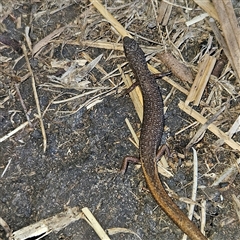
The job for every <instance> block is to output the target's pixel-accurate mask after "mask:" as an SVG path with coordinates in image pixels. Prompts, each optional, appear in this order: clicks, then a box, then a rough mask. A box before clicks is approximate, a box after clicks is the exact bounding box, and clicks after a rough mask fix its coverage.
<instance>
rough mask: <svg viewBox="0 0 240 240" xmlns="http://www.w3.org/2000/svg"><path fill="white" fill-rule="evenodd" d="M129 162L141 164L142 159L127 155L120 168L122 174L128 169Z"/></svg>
mask: <svg viewBox="0 0 240 240" xmlns="http://www.w3.org/2000/svg"><path fill="white" fill-rule="evenodd" d="M129 162H133V163H135V164H141V161H140V159H139V158H137V157H133V156H126V157H125V158H124V159H123V161H122V166H121V169H120V173H121V174H124V173H125V172H126V171H127V167H128V163H129Z"/></svg>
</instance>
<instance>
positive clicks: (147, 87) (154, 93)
mask: <svg viewBox="0 0 240 240" xmlns="http://www.w3.org/2000/svg"><path fill="white" fill-rule="evenodd" d="M123 47H124V52H125V55H126V58H127V60H128V62H129V64H130V67H131V69H132V71H133V73H134V75H135V77H136V80H137V81H138V83H139V85H140V88H141V91H142V95H143V102H144V104H143V110H144V113H143V122H142V130H141V136H140V143H139V151H140V161H141V164H142V169H143V173H144V176H145V179H146V182H147V185H148V187H149V189H150V191H151V193H152V195H153V197H154V198H155V200H156V201H157V203H158V204H159V205H160V207H161V208H162V209H163V211H164V212H165V213H166V214H167V215H168V216H169V217H170V218H171V219H172V221H173V222H174V223H175V224H176V225H177V226H178V227H179V228H180V229H181V230H182V231H183V232H184V233H186V234H187V235H188V237H189V238H191V239H192V240H207V238H206V237H205V236H204V235H203V234H202V233H201V232H200V230H199V229H198V228H197V227H196V226H195V224H194V223H193V222H191V221H190V220H189V219H188V217H187V216H186V215H185V214H184V213H183V212H182V211H181V210H180V209H179V208H178V206H177V205H176V204H175V203H174V202H173V201H172V199H171V198H170V197H169V196H168V194H167V193H166V191H165V189H164V187H163V185H162V183H161V181H160V179H159V176H158V171H157V166H156V155H157V150H158V148H159V146H160V143H161V138H162V134H163V125H164V123H163V117H164V112H163V100H162V95H161V92H160V90H159V88H158V85H157V83H156V81H155V78H154V77H153V75H152V74H151V73H150V71H149V70H148V67H147V63H146V60H145V56H144V52H143V51H142V49H141V48H140V47H139V45H138V43H137V42H136V41H135V40H133V39H132V38H129V37H124V38H123Z"/></svg>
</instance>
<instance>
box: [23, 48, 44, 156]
mask: <svg viewBox="0 0 240 240" xmlns="http://www.w3.org/2000/svg"><path fill="white" fill-rule="evenodd" d="M22 50H23V53H24V56H25V59H26V63H27V68H28V71H29V72H30V73H31V77H32V88H33V94H34V98H35V102H36V106H37V112H38V118H39V121H40V126H41V131H42V136H43V151H44V152H45V151H46V149H47V136H46V132H45V128H44V124H43V119H42V114H41V109H40V104H39V99H38V94H37V90H36V84H35V78H34V74H33V71H32V68H31V65H30V62H29V59H28V55H27V49H26V47H25V45H24V44H23V45H22Z"/></svg>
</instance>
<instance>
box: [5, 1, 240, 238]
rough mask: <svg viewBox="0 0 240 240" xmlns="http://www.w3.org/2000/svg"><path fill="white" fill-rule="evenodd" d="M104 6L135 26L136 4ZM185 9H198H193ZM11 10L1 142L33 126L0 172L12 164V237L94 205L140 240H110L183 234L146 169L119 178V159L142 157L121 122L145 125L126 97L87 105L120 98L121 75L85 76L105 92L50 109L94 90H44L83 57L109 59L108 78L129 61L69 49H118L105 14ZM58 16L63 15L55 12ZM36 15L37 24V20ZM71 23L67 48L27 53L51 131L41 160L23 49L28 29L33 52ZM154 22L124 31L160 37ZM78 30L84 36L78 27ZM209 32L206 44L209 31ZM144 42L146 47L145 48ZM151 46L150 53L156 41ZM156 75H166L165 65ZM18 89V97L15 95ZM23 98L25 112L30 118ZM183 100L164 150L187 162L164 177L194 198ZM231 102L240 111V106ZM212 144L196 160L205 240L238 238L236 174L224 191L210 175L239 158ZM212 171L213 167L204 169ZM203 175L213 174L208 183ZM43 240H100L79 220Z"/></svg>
mask: <svg viewBox="0 0 240 240" xmlns="http://www.w3.org/2000/svg"><path fill="white" fill-rule="evenodd" d="M105 2H106V3H105V4H106V7H109V11H111V12H113V14H114V15H115V16H118V20H119V21H120V22H121V23H122V24H123V25H124V24H125V23H126V21H129V19H127V18H126V17H127V16H126V17H124V13H125V12H126V11H127V10H126V9H125V8H121V7H120V6H122V5H123V4H124V2H125V4H128V5H126V6H127V7H129V9H130V6H132V5H131V1H119V2H121V3H117V2H118V1H116V3H114V1H113V2H111V1H105ZM150 2H151V1H139V3H138V4H137V3H136V4H137V6H138V7H136V13H137V14H139V15H140V16H141V14H143V13H144V14H146V15H148V16H149V14H150V13H149V12H152V5H151V3H150ZM179 2H182V1H179ZM189 2H190V5H191V6H192V7H193V6H195V5H194V4H193V3H192V1H189ZM7 3H9V2H8V1H6V2H3V3H2V6H3V7H6V9H4V10H5V11H6V12H7V11H8V10H9V13H8V15H7V16H5V17H4V19H3V20H2V25H1V28H2V29H1V35H4V36H5V37H6V39H7V40H8V41H10V39H11V40H12V39H14V41H15V42H14V43H13V42H10V43H9V42H8V44H6V46H5V45H4V46H5V47H1V48H0V56H1V57H5V58H9V59H10V60H9V61H6V60H4V61H2V60H1V70H0V72H1V73H0V134H1V135H0V137H3V136H5V135H6V134H8V133H9V132H11V131H13V130H14V129H16V128H17V127H18V126H20V125H21V124H23V123H25V122H26V121H27V118H26V115H28V116H29V119H30V120H32V126H30V125H28V124H27V125H26V127H24V128H23V129H21V130H20V131H18V132H17V133H15V134H14V135H12V136H11V137H9V138H8V139H6V140H5V141H2V142H1V143H0V173H1V174H2V173H3V172H4V170H5V168H6V166H7V164H8V163H9V161H10V164H9V166H8V168H7V169H6V172H5V173H4V175H2V176H1V178H0V217H1V218H2V219H4V220H5V222H6V223H7V224H8V225H9V226H10V228H11V230H12V231H16V230H18V229H21V228H23V227H26V226H28V225H30V224H33V223H35V222H37V221H40V220H42V219H45V218H48V217H52V216H54V215H56V214H58V213H60V212H63V211H65V209H66V207H76V206H77V207H79V209H82V208H83V207H88V208H89V209H90V210H91V212H92V213H93V215H94V216H95V217H96V219H97V220H98V221H99V223H100V224H101V226H102V227H103V229H104V230H107V229H113V228H125V229H128V230H129V231H132V232H134V233H135V234H137V235H138V236H137V235H135V234H133V233H130V232H128V233H124V232H121V231H120V232H119V233H116V234H113V235H112V236H110V238H111V239H112V240H114V239H118V240H120V239H125V240H128V239H129V240H130V239H131V240H133V239H159V240H161V239H169V240H171V239H172V240H173V239H180V238H181V236H182V232H181V230H180V229H178V228H177V227H176V226H175V225H174V224H173V223H172V222H171V220H170V219H169V218H168V217H167V216H166V215H165V213H164V212H163V211H162V210H161V209H160V208H159V207H158V205H157V204H156V202H155V200H154V199H153V197H152V195H151V194H150V192H149V191H148V189H147V186H146V183H145V180H144V176H143V173H142V171H141V168H140V166H138V165H132V164H130V165H129V167H128V170H127V172H126V174H125V175H121V174H119V168H120V167H121V163H122V159H123V158H124V157H125V156H126V155H133V156H138V149H137V148H136V147H135V146H134V145H133V144H132V143H131V142H130V141H129V137H131V133H130V131H129V129H128V127H127V125H126V123H125V119H126V118H128V119H129V120H130V122H131V123H132V125H133V127H134V129H135V130H137V132H138V133H139V131H140V121H139V119H138V116H137V114H136V113H135V110H134V106H133V104H132V101H131V99H130V97H129V96H128V95H125V94H123V92H121V91H118V88H115V90H114V91H112V92H111V94H105V95H103V97H101V98H100V101H99V102H98V103H97V104H93V106H92V107H91V106H89V105H84V104H85V103H86V101H88V100H89V99H91V98H94V97H95V96H96V95H97V94H99V93H101V92H104V91H105V89H114V87H115V86H119V90H121V88H123V85H122V83H121V81H122V79H121V76H120V75H118V76H115V77H112V78H111V81H112V82H113V83H112V82H111V81H109V80H105V81H101V79H102V78H103V77H104V75H103V74H102V72H101V71H99V70H96V69H94V70H93V71H92V72H91V73H90V74H89V76H88V78H87V80H88V81H89V82H90V84H89V86H91V87H93V88H94V87H104V90H101V89H100V90H99V91H98V92H97V93H94V94H92V95H87V96H84V97H82V98H77V99H76V100H74V101H69V102H63V103H59V104H53V101H55V100H56V99H57V100H65V99H67V98H69V97H74V96H77V95H78V94H82V93H85V92H87V91H89V90H88V89H83V90H77V89H76V88H71V87H66V86H65V87H63V88H55V87H53V86H51V85H48V87H46V85H44V84H46V83H50V82H51V81H50V78H49V77H48V76H49V75H51V76H53V75H54V76H57V77H59V76H61V75H62V73H64V72H65V71H66V69H67V67H69V66H70V65H71V61H74V60H76V59H83V57H82V53H83V52H85V53H88V54H89V55H90V56H91V58H92V59H94V58H96V57H97V56H99V54H103V57H102V59H101V60H100V65H101V66H102V67H103V68H104V69H105V70H106V71H107V72H111V71H112V70H114V69H115V68H116V67H117V64H121V63H123V62H124V61H126V60H125V57H124V55H123V52H122V51H114V53H113V54H112V52H111V51H110V50H106V49H100V48H90V47H86V46H81V44H80V45H73V44H68V41H70V40H73V39H75V40H78V41H81V40H92V41H95V40H98V39H100V38H103V39H104V40H106V41H109V42H116V41H117V37H118V36H116V35H115V34H114V32H113V31H112V30H111V26H110V25H109V24H107V23H106V22H104V21H103V20H102V17H101V15H100V14H99V13H98V12H97V11H96V10H95V9H94V8H93V7H91V6H89V2H88V1H78V2H77V1H73V2H70V1H68V2H67V3H65V2H59V3H56V2H55V1H46V2H45V1H20V2H18V3H16V2H12V4H10V5H8V4H7ZM117 7H119V10H118V8H117ZM60 8H61V10H59V9H60ZM111 9H112V10H111ZM122 9H123V10H122ZM54 10H58V11H56V12H54ZM121 11H123V12H122V13H121ZM197 11H200V9H198V10H197ZM40 12H41V16H40V17H36V14H37V13H40ZM3 13H4V12H3ZM3 15H4V14H3ZM3 15H2V16H3ZM33 16H35V18H34V17H33ZM119 16H120V17H119ZM173 16H175V17H176V18H177V19H181V16H185V13H184V12H183V10H178V9H177V8H176V9H175V10H174V11H173ZM18 18H21V26H20V27H19V28H17V27H16V22H17V19H18ZM73 23H74V24H75V25H74V26H75V27H69V28H68V29H67V30H65V31H64V32H63V33H62V35H61V37H58V38H57V39H61V40H62V42H61V43H58V42H57V39H54V40H53V41H52V42H51V43H49V44H48V45H47V46H45V48H44V49H43V50H42V51H41V52H40V53H39V55H38V56H34V57H33V56H32V55H31V52H30V51H29V50H28V51H29V52H28V57H29V60H30V65H31V68H32V70H33V73H34V76H35V81H36V89H37V94H38V99H39V103H40V108H41V112H42V113H43V123H44V127H45V130H46V137H47V148H46V151H45V152H44V149H43V148H44V146H43V137H42V132H41V126H40V123H39V121H38V118H37V114H38V112H37V108H36V101H35V96H34V91H33V87H32V78H31V77H30V76H28V77H27V78H26V79H24V80H23V77H24V76H26V75H27V74H28V73H29V71H28V68H27V65H26V60H25V58H24V57H23V56H24V55H23V52H22V50H21V44H22V43H25V44H26V38H24V32H25V28H26V26H29V27H30V28H31V31H30V39H31V41H32V42H33V43H34V44H35V43H37V42H39V40H41V39H43V38H44V37H46V36H47V35H48V34H50V33H52V32H53V31H54V30H55V29H57V28H59V27H60V26H66V25H67V24H69V25H70V24H73ZM151 23H154V18H151V19H149V20H146V19H144V18H141V17H140V18H139V19H136V20H134V21H133V24H132V25H131V26H130V29H128V30H131V31H135V32H136V33H137V34H141V35H142V36H144V37H148V38H151V39H152V40H155V38H156V36H157V34H158V32H157V28H156V27H152V25H151ZM76 26H78V27H79V28H78V29H76ZM198 27H199V26H197V27H196V29H197V28H198ZM203 28H204V27H203ZM136 29H137V31H136ZM163 31H164V29H163ZM196 31H197V30H196ZM204 34H205V35H204ZM204 34H203V35H204V36H207V35H208V32H207V31H206V33H204ZM204 36H201V37H202V38H204ZM55 40H56V41H55ZM63 40H64V41H65V42H63ZM206 40H207V38H206V39H205V41H206ZM139 41H140V42H141V43H143V44H145V45H148V43H147V42H146V41H142V40H139ZM203 43H204V42H203V41H202V39H201V41H199V38H196V39H193V40H191V41H189V42H188V43H187V44H186V45H185V50H183V53H184V54H183V55H184V56H186V58H185V61H186V62H188V61H189V62H191V60H192V59H193V58H194V56H195V55H196V53H197V52H199V51H200V49H201V47H202V45H203ZM214 44H215V45H217V44H216V43H214ZM151 45H152V46H154V44H153V43H152V44H151ZM193 46H194V47H193ZM109 56H110V58H108V57H109ZM53 59H54V60H57V61H63V60H68V61H69V62H68V63H67V64H66V65H65V66H64V68H62V67H58V68H53V67H52V65H51V64H52V60H53ZM66 66H67V67H66ZM160 68H162V70H163V71H164V70H166V69H165V68H164V66H160ZM127 69H129V68H128V67H126V68H125V70H127ZM157 82H158V83H159V86H160V87H161V90H162V94H163V97H164V98H166V96H167V95H168V93H169V92H170V91H171V86H170V85H169V84H167V83H166V82H164V81H162V80H161V79H159V80H157ZM208 87H209V88H211V87H212V86H211V85H210V86H208ZM17 89H19V92H20V96H19V94H17V93H16V90H17ZM206 94H207V91H206ZM227 97H228V96H227ZM20 98H21V99H22V100H23V102H24V104H25V107H26V110H27V112H28V114H26V113H25V112H24V109H23V105H22V103H21V101H20ZM185 98H186V97H185V96H184V95H183V94H182V93H180V92H178V91H177V92H175V94H174V95H172V96H171V99H170V100H169V99H168V101H167V104H166V105H167V112H166V115H165V133H164V137H163V140H162V142H163V143H165V142H167V143H168V144H169V146H170V149H171V151H173V152H178V153H181V154H182V155H183V156H184V157H183V158H177V160H176V159H174V161H173V160H170V161H172V166H173V167H174V166H175V167H176V168H175V169H174V168H170V171H171V172H172V173H173V177H172V178H166V177H161V178H162V180H163V182H164V183H166V184H167V186H168V187H169V188H170V189H171V190H173V191H174V192H175V193H177V194H178V196H180V197H191V189H192V184H191V181H192V172H193V171H192V164H189V163H190V162H191V161H192V152H191V151H186V150H185V147H186V145H187V144H188V142H189V140H190V136H191V134H192V131H193V130H191V129H188V130H186V131H185V132H184V133H182V134H177V135H176V133H177V132H178V131H179V130H181V129H183V128H184V127H186V126H188V125H189V123H191V122H193V121H194V120H193V119H191V118H190V117H189V116H188V115H187V114H185V113H183V112H182V111H181V110H180V109H179V108H178V107H177V105H178V102H179V100H184V99H185ZM230 104H233V105H232V106H237V105H238V100H237V101H236V102H234V103H232V102H231V103H230ZM80 106H82V107H81V108H80ZM199 108H201V107H199ZM78 109H79V110H78ZM197 110H199V109H197ZM195 130H196V129H195ZM237 137H238V138H239V136H235V140H236V139H237ZM216 140H217V138H216V137H215V136H213V135H212V134H211V133H210V132H206V134H205V136H204V138H203V139H202V140H201V141H200V143H199V144H197V145H195V148H196V149H197V151H198V158H199V159H198V161H199V176H200V178H199V182H198V185H199V186H200V187H202V188H200V189H199V190H198V199H205V200H206V214H207V216H206V226H205V231H206V236H207V237H209V239H212V240H215V239H218V240H223V239H229V240H231V239H234V240H235V239H240V230H239V220H238V218H237V214H236V211H235V208H234V205H233V200H232V194H235V195H236V196H238V195H239V194H240V184H239V183H240V176H239V175H236V178H235V180H234V182H233V183H231V184H229V185H228V186H227V187H226V188H225V189H224V191H222V190H221V189H220V188H213V187H211V184H212V182H213V179H211V177H210V173H212V174H216V175H217V174H219V173H221V172H222V171H223V170H224V169H225V168H226V167H227V166H228V165H229V164H230V162H231V161H232V159H236V158H237V157H238V153H236V152H234V151H232V150H231V149H229V148H228V147H226V146H225V145H223V146H222V148H220V149H213V148H212V143H213V142H214V141H216ZM206 163H208V164H209V166H211V167H212V168H211V169H208V168H207V164H206ZM210 163H211V164H210ZM205 173H209V175H204V174H205ZM189 183H190V184H189ZM203 186H204V188H203ZM175 202H176V203H177V204H178V206H179V207H180V208H181V209H182V210H183V211H184V212H185V213H186V212H187V210H186V207H187V204H186V203H184V202H182V201H179V200H175ZM195 211H196V212H197V213H198V214H200V208H199V207H196V208H195ZM193 221H194V222H195V223H196V224H197V225H198V227H199V222H198V221H197V220H196V219H195V218H194V219H193ZM0 239H7V237H6V234H5V232H4V230H3V228H0ZM31 239H34V238H31ZM44 239H46V240H48V239H51V240H55V239H69V240H70V239H71V240H74V239H78V240H81V239H92V240H95V239H96V240H97V239H99V237H98V236H97V235H96V233H95V232H94V231H93V229H92V228H91V226H89V225H88V224H87V223H86V222H85V221H84V220H79V221H76V222H74V223H72V224H70V225H68V226H67V227H65V228H63V229H62V230H60V231H59V232H52V233H50V234H49V235H48V236H45V237H44Z"/></svg>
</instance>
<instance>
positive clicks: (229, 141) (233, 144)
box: [178, 101, 240, 151]
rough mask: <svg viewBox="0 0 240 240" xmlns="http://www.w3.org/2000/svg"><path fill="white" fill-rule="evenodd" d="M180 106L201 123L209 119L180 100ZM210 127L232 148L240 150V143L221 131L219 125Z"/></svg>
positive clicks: (209, 127)
mask: <svg viewBox="0 0 240 240" xmlns="http://www.w3.org/2000/svg"><path fill="white" fill-rule="evenodd" d="M178 106H179V108H180V109H182V110H183V111H184V112H186V113H187V114H189V115H190V116H191V117H193V118H195V119H196V120H198V121H199V122H200V123H201V124H204V123H206V122H207V119H206V118H205V117H203V116H202V115H201V114H200V113H198V112H196V111H195V110H193V109H192V108H191V107H189V106H186V105H185V103H184V102H182V101H180V102H179V104H178ZM208 129H209V130H210V131H211V132H212V133H214V134H215V135H216V136H217V137H219V138H220V139H223V141H224V142H225V143H226V144H228V145H229V146H230V147H231V148H232V149H234V150H238V151H240V145H239V144H238V143H237V142H235V141H234V140H233V139H231V138H230V137H229V136H228V135H227V134H226V133H224V132H223V131H221V130H220V129H219V128H218V127H217V126H215V125H214V124H212V123H211V124H210V125H209V126H208Z"/></svg>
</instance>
